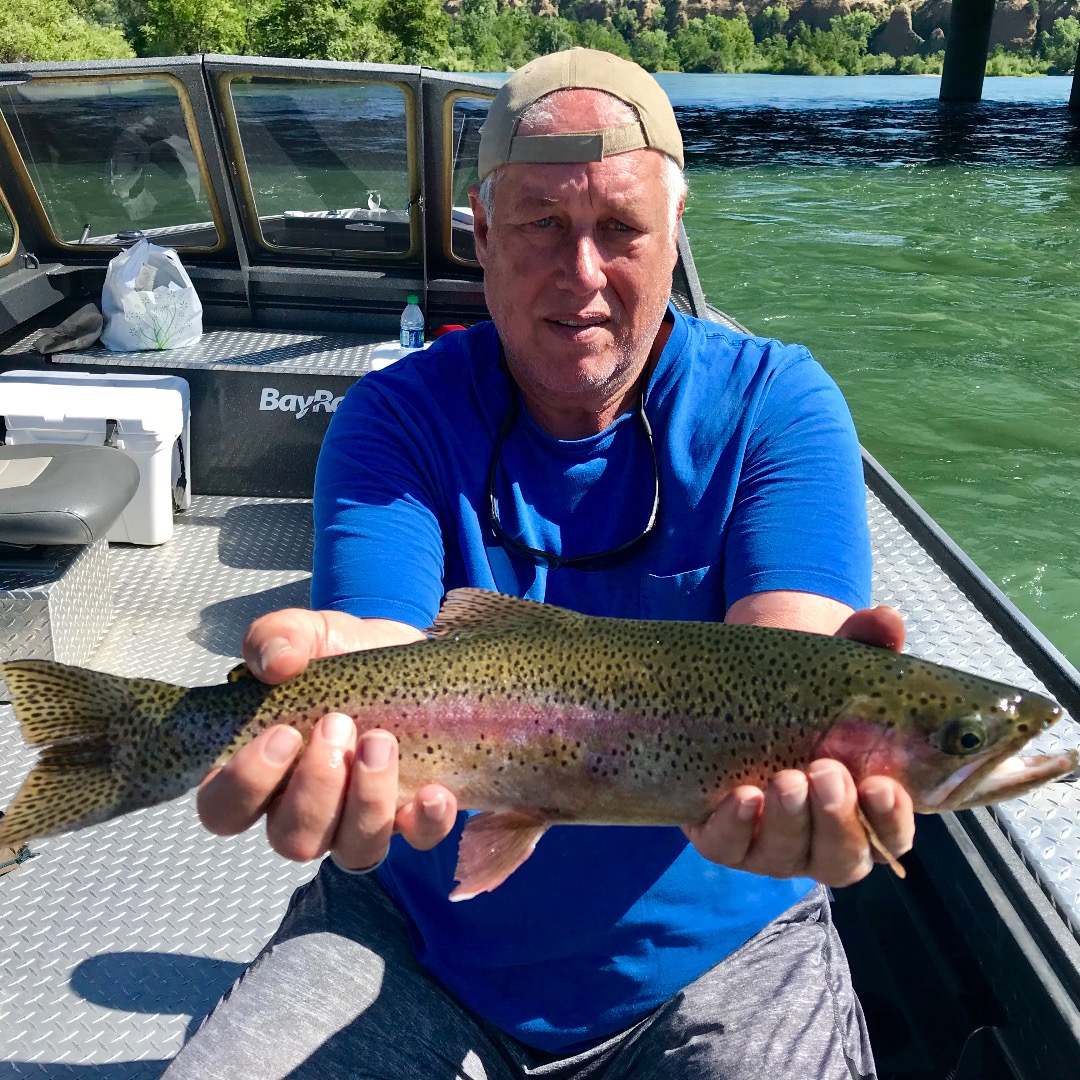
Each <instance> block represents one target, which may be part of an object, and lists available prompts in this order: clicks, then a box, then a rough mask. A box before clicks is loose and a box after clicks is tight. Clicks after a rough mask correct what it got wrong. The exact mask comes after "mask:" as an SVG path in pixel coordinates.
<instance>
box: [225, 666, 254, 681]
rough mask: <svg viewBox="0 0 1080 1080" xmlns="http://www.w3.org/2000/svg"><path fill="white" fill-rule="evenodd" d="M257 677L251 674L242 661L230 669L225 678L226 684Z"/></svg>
mask: <svg viewBox="0 0 1080 1080" xmlns="http://www.w3.org/2000/svg"><path fill="white" fill-rule="evenodd" d="M254 678H255V676H254V675H252V674H251V670H250V668H248V666H247V664H245V663H244V662H243V661H241V662H240V663H239V664H237V665H236V667H234V668H230V669H229V674H228V675H226V676H225V681H226V682H231V683H234V682H239V681H240V680H241V679H254Z"/></svg>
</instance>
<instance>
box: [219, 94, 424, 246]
mask: <svg viewBox="0 0 1080 1080" xmlns="http://www.w3.org/2000/svg"><path fill="white" fill-rule="evenodd" d="M226 85H227V87H228V94H229V101H230V103H231V107H232V112H233V115H234V117H235V120H236V127H235V129H234V133H233V138H234V141H235V140H236V139H237V137H238V139H239V147H234V151H237V150H238V151H239V152H238V153H237V157H238V159H239V160H240V162H241V166H242V168H241V173H242V182H243V183H244V184H245V185H246V186H247V188H248V196H249V200H250V205H252V206H254V207H255V212H256V214H257V230H258V235H259V239H260V241H261V242H262V244H263V245H265V246H266V247H270V248H278V249H281V248H285V249H288V248H295V249H305V250H310V249H316V250H319V251H326V250H331V251H333V250H338V251H343V252H351V251H362V252H370V253H375V254H377V253H384V254H398V255H405V254H406V253H408V252H410V251H411V250H412V248H413V246H414V242H415V236H414V233H415V230H414V218H415V214H414V213H413V210H414V201H413V200H412V197H411V195H410V192H412V191H414V190H417V187H418V185H417V183H416V182H415V177H416V174H417V169H416V165H415V163H414V162H412V161H411V160H410V153H409V148H410V146H411V145H412V143H413V138H412V131H413V118H412V114H413V110H412V108H411V107H410V100H409V98H410V97H411V92H410V94H409V97H407V96H406V89H407V88H406V87H404V86H403V85H399V84H396V83H387V82H363V81H348V82H346V81H334V80H330V79H319V80H313V79H296V78H280V77H276V76H262V75H245V74H236V75H230V76H228V78H227V80H226Z"/></svg>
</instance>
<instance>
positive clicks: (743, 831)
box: [683, 785, 765, 867]
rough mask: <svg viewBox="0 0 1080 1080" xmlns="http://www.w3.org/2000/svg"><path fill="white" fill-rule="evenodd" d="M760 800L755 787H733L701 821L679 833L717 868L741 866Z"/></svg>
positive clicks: (762, 801)
mask: <svg viewBox="0 0 1080 1080" xmlns="http://www.w3.org/2000/svg"><path fill="white" fill-rule="evenodd" d="M764 801H765V796H764V795H762V793H761V791H760V789H759V788H756V787H749V786H745V785H744V786H743V787H739V788H736V789H735V790H734V791H732V792H731V793H730V794H728V795H725V796H724V798H723V800H722V801H721V803H720V805H719V806H718V807H717V808H716V810H714V811H713V813H712V814H710V815H709V817H708V818H707V819H706V820H705V821H703V822H702V823H701V824H700V825H688V826H686V827H685V828H684V829H683V832H685V833H686V837H687V839H688V840H689V841H690V843H692V844H693V845H694V847H696V848H697V849H698V851H700V852H701V854H702V855H704V856H705V858H707V859H711V860H712V861H713V862H715V863H719V864H720V865H721V866H731V867H738V866H741V865H742V862H743V860H744V859H745V858H746V853H747V852H748V851H749V850H750V846H751V845H752V844H753V842H754V832H755V830H756V829H757V820H758V817H759V815H760V814H761V807H762V804H763V803H764Z"/></svg>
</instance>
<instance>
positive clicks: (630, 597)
mask: <svg viewBox="0 0 1080 1080" xmlns="http://www.w3.org/2000/svg"><path fill="white" fill-rule="evenodd" d="M671 314H672V315H673V317H674V325H673V327H672V330H671V334H670V337H669V339H668V342H667V345H666V346H665V348H664V350H663V353H662V355H661V356H660V359H659V361H658V362H657V364H656V368H655V370H654V372H653V374H652V376H651V378H650V379H649V382H648V385H647V387H646V390H645V399H644V402H645V412H646V415H647V416H648V418H649V421H650V423H651V426H652V429H653V432H654V433H655V445H656V453H657V458H658V466H659V478H660V492H661V495H660V511H659V518H658V521H657V524H656V527H655V530H654V532H653V534H652V535H651V536H650V537H649V539H648V541H647V543H646V544H645V546H644V547H643V548H642V549H641V550H640V551H637V552H636V553H635V554H634V556H633V557H632V558H631V559H629V560H628V561H627V562H625V563H623V564H621V565H618V566H615V567H613V568H610V569H606V570H603V571H602V572H591V573H590V572H586V571H581V570H575V569H566V568H563V569H546V568H544V567H538V566H535V565H534V564H533V563H532V562H531V561H530V560H528V559H524V558H520V557H517V556H514V555H512V554H509V553H508V552H507V551H506V550H504V549H503V548H502V547H501V546H500V545H499V543H498V542H497V541H496V540H495V537H494V535H493V533H492V530H491V528H490V525H489V521H488V509H487V506H488V482H487V481H488V469H489V465H490V462H491V458H492V454H493V451H494V449H495V444H496V440H497V438H498V435H499V430H500V425H501V423H502V420H503V418H504V416H505V415H506V412H507V409H508V407H509V406H510V405H511V402H512V399H511V394H512V387H511V384H510V382H509V379H508V376H507V374H506V372H505V369H504V368H503V367H502V366H501V361H500V350H499V343H498V337H497V334H496V332H495V328H494V326H493V325H492V324H491V323H481V324H479V325H477V326H475V327H473V328H472V329H470V330H468V331H465V332H456V333H452V334H449V335H446V336H445V337H443V338H440V339H439V340H438V341H436V342H435V343H433V344H432V346H431V347H430V348H429V349H428V350H427V351H426V352H423V353H416V354H413V355H411V356H409V357H407V358H405V359H403V360H402V361H400V362H399V363H397V364H395V365H394V366H393V367H391V368H389V369H387V370H385V371H381V372H378V373H375V374H371V375H368V376H367V377H365V378H364V379H362V380H361V381H360V382H358V383H357V384H356V385H355V386H354V387H353V388H352V389H351V390H350V391H349V393H348V394H347V395H346V397H345V400H344V401H343V402H342V403H341V405H340V407H339V408H338V410H337V413H336V414H335V416H334V418H333V421H332V422H331V425H330V429H329V431H328V433H327V437H326V442H325V444H324V446H323V451H322V455H321V457H320V459H319V467H318V473H317V478H316V485H315V504H314V509H315V524H316V543H315V572H314V577H313V582H312V606H313V607H316V608H334V609H337V610H341V611H348V612H351V613H352V614H354V615H360V616H368V617H379V618H388V619H397V620H399V621H402V622H406V623H410V624H411V625H413V626H416V627H420V628H425V627H427V626H429V625H430V624H431V622H432V621H433V619H434V616H435V613H436V611H437V610H438V607H439V604H440V601H441V599H442V597H443V595H444V593H445V592H446V591H448V590H449V589H453V588H456V587H458V586H462V585H472V586H477V587H480V588H486V589H491V590H496V591H498V592H502V593H508V594H511V595H517V596H525V597H529V598H530V599H534V600H543V601H547V602H549V603H553V604H560V605H562V606H565V607H569V608H573V609H575V610H577V611H581V612H585V613H587V614H594V615H611V616H620V617H626V618H655V619H695V620H721V619H723V617H724V614H725V612H726V610H727V608H728V607H729V606H730V605H731V604H732V603H734V602H735V601H736V600H738V599H739V598H740V597H743V596H746V595H748V594H750V593H756V592H762V591H765V590H772V589H793V590H799V591H803V592H811V593H818V594H821V595H824V596H829V597H832V598H834V599H836V600H839V601H841V602H843V603H845V604H849V605H851V606H852V607H856V608H858V607H863V606H865V605H866V603H867V602H868V601H869V593H870V545H869V536H868V531H867V525H866V503H865V489H864V486H863V479H862V469H861V464H860V458H859V449H858V443H857V440H856V437H855V432H854V429H853V426H852V423H851V418H850V415H849V413H848V410H847V407H846V405H845V404H844V401H843V398H842V397H841V395H840V392H839V391H838V390H837V388H836V386H835V384H834V383H833V382H832V381H831V380H830V379H829V377H828V376H827V375H826V374H825V372H824V371H823V370H822V369H821V367H820V366H819V365H818V364H817V363H816V362H815V361H814V360H813V359H812V358H811V356H810V354H809V353H808V352H807V351H806V350H805V349H804V348H801V347H793V346H784V345H781V344H779V343H777V342H775V341H768V340H765V339H762V338H754V337H748V336H746V335H743V334H738V333H735V332H733V331H731V330H728V329H726V328H725V327H722V326H719V325H717V324H713V323H706V322H702V321H700V320H696V319H692V318H688V317H686V316H683V315H681V314H679V313H677V312H672V313H671ZM495 486H496V496H497V499H498V505H499V516H500V520H501V521H502V523H503V526H504V528H506V529H507V531H508V532H510V533H511V535H514V536H516V537H519V538H521V539H523V540H524V541H525V542H526V543H527V544H529V545H530V546H532V547H539V548H543V549H544V550H547V551H551V552H555V553H561V554H564V555H573V554H581V553H588V552H593V551H597V550H601V549H604V548H610V547H616V546H618V545H620V544H622V543H624V542H626V541H627V540H629V539H632V538H633V537H634V536H635V535H637V534H638V533H639V532H640V531H641V529H642V528H643V527H644V525H645V523H646V521H647V520H648V517H649V511H650V508H651V504H652V496H653V467H652V460H651V456H650V451H649V445H648V441H647V439H646V436H645V433H644V430H643V428H642V426H641V425H640V424H639V422H638V420H637V418H636V416H635V414H634V413H633V412H629V413H627V414H626V415H624V416H622V417H620V418H619V419H618V420H616V422H615V423H614V424H612V425H611V427H609V428H608V429H606V430H605V431H603V432H601V433H600V434H598V435H594V436H591V437H589V438H585V439H580V440H560V439H555V438H553V437H551V436H550V435H548V434H547V433H545V432H544V431H543V430H542V429H541V428H540V427H539V426H537V425H536V424H535V422H533V420H532V419H531V417H530V416H529V414H528V412H527V410H526V409H525V408H524V407H522V409H521V411H520V413H519V416H518V419H517V422H516V423H515V424H514V426H513V428H512V429H511V430H510V431H509V433H508V434H507V436H506V439H505V441H504V443H503V446H502V449H501V451H500V454H499V468H498V469H497V470H496V485H495ZM464 820H465V815H462V816H461V818H460V819H459V821H458V825H457V829H456V830H455V832H454V833H453V834H452V835H451V837H450V838H448V839H447V841H445V842H444V843H442V844H440V845H438V846H437V847H436V848H435V849H434V850H433V851H430V852H419V851H415V850H413V849H412V848H411V847H409V846H408V845H407V844H405V843H404V842H403V841H401V840H400V838H398V839H396V840H395V842H394V844H393V847H392V851H391V855H390V858H389V859H388V861H387V862H386V863H385V864H384V866H383V868H382V870H380V872H379V873H380V879H381V880H382V882H383V884H384V885H385V886H386V888H387V889H388V891H389V892H390V894H391V895H392V896H393V898H394V899H395V901H396V902H397V904H398V905H399V907H400V908H401V910H402V912H403V913H404V915H405V918H406V920H407V922H408V925H409V929H410V933H411V936H412V942H413V945H414V948H415V950H416V955H417V957H418V959H419V960H420V962H421V963H422V964H423V965H424V966H425V968H426V969H427V970H428V971H429V972H430V973H431V974H432V975H434V976H435V977H436V978H437V979H438V980H440V981H441V982H442V983H443V985H445V986H446V987H447V988H448V989H449V990H450V991H451V992H452V993H453V994H454V995H455V996H456V997H457V998H458V999H459V1000H460V1001H461V1002H463V1003H464V1004H465V1005H466V1006H468V1007H469V1008H470V1009H472V1010H474V1011H475V1012H477V1013H479V1014H480V1015H481V1016H483V1017H485V1018H486V1019H488V1020H489V1021H491V1022H492V1023H494V1024H496V1025H497V1026H498V1027H500V1028H502V1029H503V1030H505V1031H507V1032H509V1033H510V1034H511V1035H513V1036H515V1037H516V1038H518V1039H520V1040H521V1041H522V1042H525V1043H527V1044H530V1045H532V1046H535V1047H538V1048H540V1049H542V1050H547V1051H550V1052H555V1053H570V1052H573V1051H575V1050H579V1049H582V1048H584V1047H586V1046H588V1045H591V1044H593V1043H595V1042H597V1041H599V1040H600V1039H602V1038H603V1037H605V1036H606V1035H609V1034H611V1033H612V1032H615V1031H618V1030H622V1029H623V1028H626V1027H628V1026H630V1025H631V1024H633V1023H635V1022H636V1021H638V1020H640V1019H641V1018H642V1017H644V1016H645V1015H647V1014H648V1013H649V1012H650V1011H652V1010H653V1009H655V1008H656V1007H657V1006H659V1005H660V1004H662V1003H663V1002H664V1001H666V1000H667V999H668V998H669V997H671V996H672V995H673V994H675V993H677V992H678V991H679V990H680V989H681V988H682V987H683V986H685V985H686V984H687V983H689V982H691V981H693V980H694V979H695V978H697V977H698V976H699V975H701V974H703V973H704V972H705V971H706V970H708V969H709V968H710V967H712V966H714V965H715V964H717V963H718V962H719V961H720V960H722V959H723V958H724V957H725V956H727V955H728V954H730V953H731V952H732V951H734V950H735V949H736V948H738V946H739V945H741V944H742V943H743V942H744V941H746V940H747V939H748V938H750V937H751V936H753V935H754V934H755V933H756V932H757V931H758V930H760V929H761V928H762V927H763V926H764V925H765V924H766V923H768V922H769V921H770V920H772V919H773V918H775V917H776V916H777V915H779V914H780V913H781V912H783V911H784V910H786V909H787V908H788V907H790V906H791V904H793V903H794V902H795V901H796V900H798V899H800V898H801V897H802V896H804V895H805V894H806V892H807V891H808V890H809V888H810V887H811V885H812V882H810V881H808V880H805V879H797V880H789V881H777V880H773V879H771V878H765V877H759V876H756V875H751V874H746V873H742V872H740V871H734V870H728V869H726V868H723V867H720V866H716V865H714V864H712V863H710V862H708V861H707V860H706V859H704V858H703V857H702V856H700V855H699V854H698V853H697V851H696V850H695V849H694V848H693V847H692V846H690V845H689V843H688V842H687V841H686V838H685V837H684V835H683V833H682V832H681V831H680V830H679V829H676V828H646V827H626V828H619V827H612V826H606V827H594V826H557V827H555V828H552V829H550V830H548V832H547V834H546V835H545V837H544V838H543V839H542V840H541V841H540V843H539V845H538V846H537V848H536V851H535V852H534V853H533V855H532V857H531V858H530V859H529V860H528V861H527V862H526V863H525V864H524V865H523V866H522V867H521V868H519V869H518V870H516V871H515V872H514V873H513V874H512V875H511V876H510V878H509V879H508V880H507V881H506V882H505V883H504V884H503V885H501V886H499V888H498V889H496V890H495V891H494V892H492V893H486V894H483V895H481V896H479V897H477V898H475V899H473V900H469V901H465V902H462V903H455V904H451V903H450V902H449V901H448V900H447V896H448V894H449V892H450V891H451V889H452V887H453V881H454V866H455V862H456V855H457V843H456V840H457V837H458V836H459V835H460V830H461V827H462V825H463V822H464Z"/></svg>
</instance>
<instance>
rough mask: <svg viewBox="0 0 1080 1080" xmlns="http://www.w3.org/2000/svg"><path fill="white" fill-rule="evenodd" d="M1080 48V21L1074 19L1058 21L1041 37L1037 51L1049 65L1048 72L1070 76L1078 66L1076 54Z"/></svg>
mask: <svg viewBox="0 0 1080 1080" xmlns="http://www.w3.org/2000/svg"><path fill="white" fill-rule="evenodd" d="M1078 48H1080V20H1077V19H1074V18H1071V17H1070V18H1067V19H1058V20H1056V21H1055V23H1054V25H1053V26H1052V27H1051V28H1050V33H1047V32H1046V31H1045V30H1044V31H1043V32H1042V33H1041V34H1040V35H1039V41H1038V44H1037V46H1036V49H1037V51H1038V53H1039V55H1041V56H1042V58H1043V59H1044V60H1045V61H1046V62H1047V64H1049V67H1048V68H1047V71H1048V72H1049V73H1050V74H1051V75H1069V74H1071V73H1072V71H1073V68H1074V67H1075V65H1076V52H1077V49H1078Z"/></svg>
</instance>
